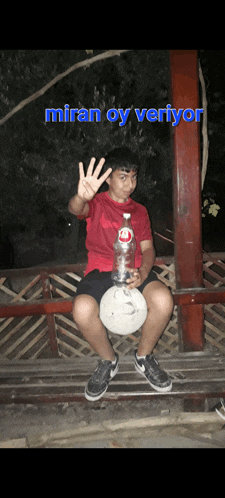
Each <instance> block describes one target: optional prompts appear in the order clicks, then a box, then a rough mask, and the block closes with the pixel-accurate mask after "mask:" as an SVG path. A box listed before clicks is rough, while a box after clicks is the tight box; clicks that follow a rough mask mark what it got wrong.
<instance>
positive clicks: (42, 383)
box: [0, 352, 225, 411]
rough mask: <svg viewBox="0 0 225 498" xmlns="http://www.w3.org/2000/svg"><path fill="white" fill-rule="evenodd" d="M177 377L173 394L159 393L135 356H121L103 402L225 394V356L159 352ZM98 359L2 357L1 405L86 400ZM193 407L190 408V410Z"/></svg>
mask: <svg viewBox="0 0 225 498" xmlns="http://www.w3.org/2000/svg"><path fill="white" fill-rule="evenodd" d="M157 358H158V360H159V362H160V364H161V366H162V367H163V368H164V369H165V370H166V371H167V372H168V373H169V374H170V376H171V377H172V379H173V389H172V391H171V392H169V393H158V392H156V391H154V390H153V389H152V388H151V386H150V385H149V384H148V382H147V381H146V380H145V378H144V377H143V376H142V375H140V374H139V373H138V372H136V370H135V368H134V360H133V356H129V357H124V358H122V357H121V358H120V363H119V372H118V374H117V375H116V376H115V378H114V379H113V380H112V381H111V383H110V385H109V388H108V391H107V392H106V393H105V395H104V396H103V398H102V400H107V401H117V400H134V399H139V400H140V399H151V398H163V397H165V396H166V397H168V398H171V397H177V398H182V399H184V400H190V401H191V402H192V403H193V402H194V401H196V404H198V402H199V401H204V400H205V399H206V398H209V397H212V398H224V397H225V356H224V355H221V354H220V353H215V354H213V355H212V353H209V352H190V353H178V354H172V355H170V354H166V353H164V354H162V355H157ZM97 361H98V359H97V358H96V357H95V358H93V357H87V358H85V359H83V358H82V359H80V358H75V359H67V360H65V359H51V360H49V361H46V360H26V361H22V360H17V361H13V360H10V361H8V360H1V362H0V403H7V404H8V403H43V402H44V403H49V402H56V403H58V402H73V401H85V402H86V403H89V402H88V401H86V399H85V397H84V387H85V384H86V382H87V380H88V378H89V377H90V375H91V374H92V372H93V370H94V368H95V366H96V364H97ZM187 411H188V410H187Z"/></svg>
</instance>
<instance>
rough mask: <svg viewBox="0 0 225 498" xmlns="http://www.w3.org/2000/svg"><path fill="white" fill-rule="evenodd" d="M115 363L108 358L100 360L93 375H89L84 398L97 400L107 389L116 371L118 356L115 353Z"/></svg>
mask: <svg viewBox="0 0 225 498" xmlns="http://www.w3.org/2000/svg"><path fill="white" fill-rule="evenodd" d="M115 356H116V363H115V364H114V363H113V362H112V361H109V360H100V361H99V364H98V366H97V368H96V369H95V371H94V373H93V375H92V376H91V377H90V379H89V381H88V383H87V385H86V387H85V391H84V394H85V398H86V399H88V401H98V399H100V398H101V397H102V396H103V394H104V393H105V392H106V391H107V389H108V385H109V382H110V380H112V378H113V377H114V376H115V375H116V373H117V372H118V360H119V356H118V354H117V353H115Z"/></svg>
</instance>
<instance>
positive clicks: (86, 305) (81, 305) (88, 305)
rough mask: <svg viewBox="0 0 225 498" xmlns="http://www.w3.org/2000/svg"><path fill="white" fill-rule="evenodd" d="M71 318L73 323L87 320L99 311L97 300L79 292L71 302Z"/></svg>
mask: <svg viewBox="0 0 225 498" xmlns="http://www.w3.org/2000/svg"><path fill="white" fill-rule="evenodd" d="M72 313H73V318H74V321H75V323H77V324H78V325H79V324H82V323H85V322H87V323H88V322H89V323H90V320H91V319H92V318H93V316H94V315H95V314H98V313H99V307H98V303H97V301H96V300H95V299H94V298H93V297H92V296H89V295H87V294H80V295H79V296H77V297H76V298H75V300H74V304H73V311H72Z"/></svg>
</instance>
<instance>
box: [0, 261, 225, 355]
mask: <svg viewBox="0 0 225 498" xmlns="http://www.w3.org/2000/svg"><path fill="white" fill-rule="evenodd" d="M203 261H204V264H203V269H204V274H203V276H204V285H205V288H194V289H176V285H175V271H174V259H173V257H172V256H166V257H163V258H156V262H155V266H154V270H155V271H156V272H157V274H158V276H159V279H160V280H161V281H162V282H164V283H165V284H166V285H167V286H168V287H170V288H171V290H172V293H173V296H174V303H175V308H174V313H173V316H172V317H171V320H170V322H169V324H168V326H167V328H166V330H165V332H164V334H163V336H162V338H161V339H160V340H159V342H158V344H157V347H156V352H157V351H158V352H164V351H167V352H171V351H176V350H177V349H178V348H179V344H180V341H181V338H180V337H179V331H178V327H177V310H176V308H177V305H181V306H186V305H196V304H201V305H204V311H205V338H206V341H207V342H208V343H210V344H211V346H214V347H216V348H219V349H220V350H221V351H223V352H225V307H224V306H223V303H225V263H224V261H225V253H213V254H207V253H204V255H203ZM85 266H86V263H78V264H73V265H59V266H49V267H35V268H26V269H15V270H3V271H1V272H0V299H1V304H0V355H2V356H4V357H6V358H8V359H12V358H18V359H20V358H23V359H26V358H38V357H57V356H63V357H67V356H74V355H75V356H85V355H91V356H92V355H94V352H93V350H92V349H91V348H90V346H89V344H88V343H87V342H86V341H84V339H83V337H82V336H81V334H80V333H79V331H78V330H77V328H76V326H75V324H74V322H73V320H72V317H71V311H72V303H73V299H74V296H75V295H76V290H77V283H78V281H79V280H81V278H82V276H83V272H84V269H85ZM38 317H39V318H38ZM139 335H140V334H139V332H138V331H137V333H135V334H130V335H128V336H123V337H121V336H116V335H115V334H114V335H112V337H111V340H112V342H113V343H114V347H115V346H116V348H118V351H119V352H120V354H121V353H122V354H123V355H126V354H129V352H130V351H131V350H132V349H134V347H136V343H137V341H138V340H139Z"/></svg>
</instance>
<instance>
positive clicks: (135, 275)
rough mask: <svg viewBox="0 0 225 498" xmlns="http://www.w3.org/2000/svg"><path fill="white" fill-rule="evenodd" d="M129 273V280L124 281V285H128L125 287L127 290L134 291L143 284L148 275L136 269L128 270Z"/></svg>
mask: <svg viewBox="0 0 225 498" xmlns="http://www.w3.org/2000/svg"><path fill="white" fill-rule="evenodd" d="M129 272H130V273H131V274H132V277H131V278H128V279H127V280H126V283H127V284H129V285H128V286H127V288H128V289H130V290H131V289H135V288H136V287H140V285H141V284H143V282H144V280H145V279H146V278H147V276H148V273H146V272H144V271H142V269H141V268H140V269H138V268H129Z"/></svg>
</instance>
